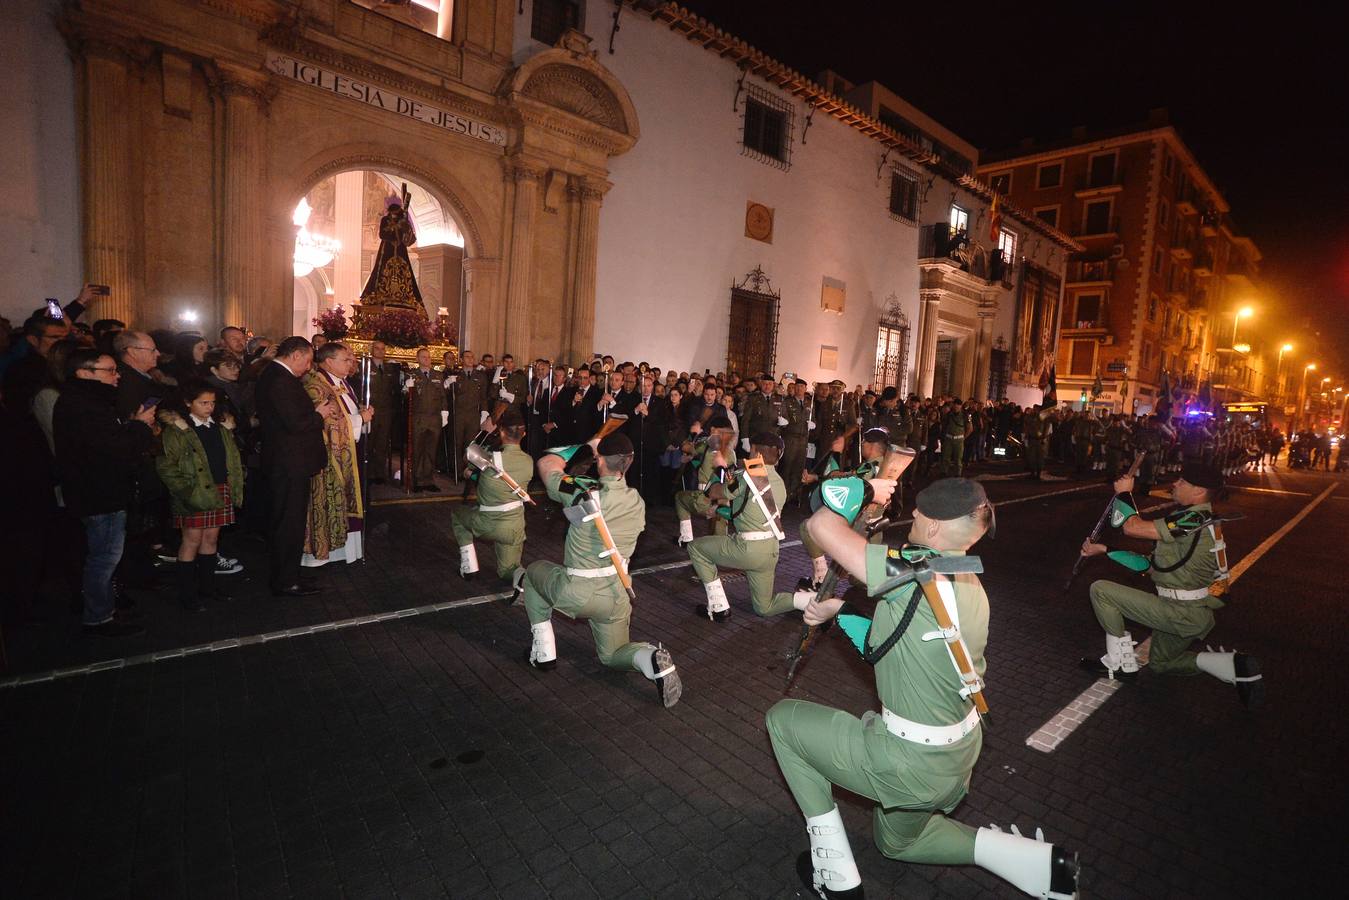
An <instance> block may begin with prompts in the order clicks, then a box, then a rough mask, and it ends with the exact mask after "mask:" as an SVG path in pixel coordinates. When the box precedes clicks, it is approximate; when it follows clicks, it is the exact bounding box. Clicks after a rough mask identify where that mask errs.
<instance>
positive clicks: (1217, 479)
mask: <svg viewBox="0 0 1349 900" xmlns="http://www.w3.org/2000/svg"><path fill="white" fill-rule="evenodd" d="M1180 477H1181V478H1184V479H1185V480H1186V481H1188V482H1189V483H1190V484H1192V485H1194V486H1195V487H1201V488H1204V489H1205V490H1210V491H1218V490H1222V486H1223V473H1222V470H1220V469H1218V468H1217V467H1215V466H1206V465H1204V464H1203V463H1201V462H1187V463H1186V464H1185V465H1184V466H1183V467H1181V470H1180Z"/></svg>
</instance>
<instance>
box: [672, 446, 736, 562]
mask: <svg viewBox="0 0 1349 900" xmlns="http://www.w3.org/2000/svg"><path fill="white" fill-rule="evenodd" d="M700 447H701V450H702V454H703V455H702V458H701V459H699V460H697V462H698V489H697V490H693V491H676V492H675V516H676V517H677V518H678V519H679V523H680V524H679V533H680V535H681V538H680V539H681V540H682V541H684V542H686V543H687V542H688V541H690V540H692V539H693V530H692V529H693V517H694V516H695V515H696V516H701V517H702V518H707V516H708V514H709V513H711V512H712V509H713V504H712V501H711V500H709V499H708V497H707V486H708V484H709V483H711V481H712V478H713V476H714V475H715V474H716V471H717V454H716V452H715V451H714V450H713V449H712V447H711V442H710V441H705V442H703V443H702V444H701V445H700ZM726 452H727V454H728V455H730V457H731V459H730V461H731V462H734V460H735V457H734V455H733V454H734V449H733V448H731V447H727V448H726ZM685 522H687V523H689V524H688V525H685V524H684V523H685ZM712 531H713V533H714V534H725V533H726V520H725V519H723V518H722V517H721V516H717V517H716V518H715V519H713V521H712Z"/></svg>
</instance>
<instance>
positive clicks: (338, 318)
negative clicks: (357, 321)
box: [313, 303, 351, 341]
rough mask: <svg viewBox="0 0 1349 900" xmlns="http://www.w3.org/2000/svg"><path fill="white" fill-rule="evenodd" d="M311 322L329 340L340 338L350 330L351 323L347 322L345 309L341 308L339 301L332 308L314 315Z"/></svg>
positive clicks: (338, 339)
mask: <svg viewBox="0 0 1349 900" xmlns="http://www.w3.org/2000/svg"><path fill="white" fill-rule="evenodd" d="M313 322H314V327H315V328H317V329H318V330H319V331H321V332H323V336H324V337H326V338H327V339H328V340H330V341H340V340H342V338H344V337H346V336H347V332H348V331H350V330H351V325H350V323H348V322H347V311H346V310H345V309H343V308H342V304H340V303H339V304H337V305H336V306H334V307H333V308H332V309H329V310H324V311H323V312H321V313H319V314H318V315H317V316H315V317H314V319H313Z"/></svg>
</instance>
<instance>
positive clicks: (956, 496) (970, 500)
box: [916, 478, 988, 522]
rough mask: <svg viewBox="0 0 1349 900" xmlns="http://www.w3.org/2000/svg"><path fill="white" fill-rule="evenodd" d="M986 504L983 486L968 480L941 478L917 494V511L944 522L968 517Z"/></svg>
mask: <svg viewBox="0 0 1349 900" xmlns="http://www.w3.org/2000/svg"><path fill="white" fill-rule="evenodd" d="M987 502H988V494H986V493H984V486H983V485H981V484H980V483H979V482H977V481H971V480H970V479H968V478H942V479H940V480H939V481H934V482H932V484H930V485H928V486H927V487H925V488H923V489H922V490H921V491H919V492H918V497H917V498H916V505H917V507H918V511H919V512H920V513H922V514H923V515H925V516H927V517H928V518H929V519H936V520H937V521H939V522H945V521H947V520H949V519H960V518H963V517H965V516H968V515H970V514H971V513H973V512H974V511H975V510H976V509H978V508H979V507H981V506H983V505H984V504H985V503H987Z"/></svg>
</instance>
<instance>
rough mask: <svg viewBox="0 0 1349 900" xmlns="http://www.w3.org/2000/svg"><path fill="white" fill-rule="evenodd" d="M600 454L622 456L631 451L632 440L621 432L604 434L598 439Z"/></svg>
mask: <svg viewBox="0 0 1349 900" xmlns="http://www.w3.org/2000/svg"><path fill="white" fill-rule="evenodd" d="M599 453H600V456H622V455H624V454H631V453H632V440H631V439H630V438H629V437H628V436H627V435H626V434H623V433H621V432H618V431H615V432H614V433H613V434H610V435H605V437H604V438H603V439H601V440H600V450H599Z"/></svg>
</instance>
